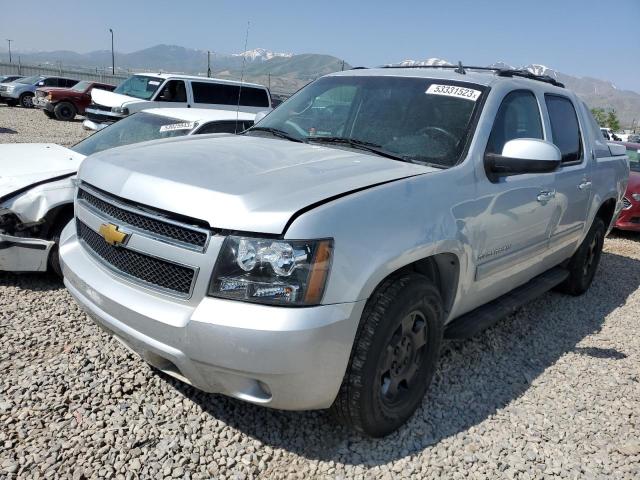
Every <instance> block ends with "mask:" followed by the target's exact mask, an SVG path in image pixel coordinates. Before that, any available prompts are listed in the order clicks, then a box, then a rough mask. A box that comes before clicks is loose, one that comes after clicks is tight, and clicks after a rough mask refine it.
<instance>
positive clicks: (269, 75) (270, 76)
mask: <svg viewBox="0 0 640 480" xmlns="http://www.w3.org/2000/svg"><path fill="white" fill-rule="evenodd" d="M269 90H271V72H269Z"/></svg>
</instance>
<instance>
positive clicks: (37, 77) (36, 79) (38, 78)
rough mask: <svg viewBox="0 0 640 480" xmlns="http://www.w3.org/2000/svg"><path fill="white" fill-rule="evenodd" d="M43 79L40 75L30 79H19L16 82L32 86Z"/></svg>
mask: <svg viewBox="0 0 640 480" xmlns="http://www.w3.org/2000/svg"><path fill="white" fill-rule="evenodd" d="M42 79H44V77H43V76H41V75H34V76H32V77H25V78H21V79H20V80H16V82H18V83H27V84H29V85H33V84H34V83H38V82H39V81H40V80H42Z"/></svg>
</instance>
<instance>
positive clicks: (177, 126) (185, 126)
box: [160, 122, 195, 132]
mask: <svg viewBox="0 0 640 480" xmlns="http://www.w3.org/2000/svg"><path fill="white" fill-rule="evenodd" d="M194 126H195V123H194V122H183V123H172V124H170V125H162V126H161V127H160V132H172V131H174V130H191V129H192V128H193V127H194Z"/></svg>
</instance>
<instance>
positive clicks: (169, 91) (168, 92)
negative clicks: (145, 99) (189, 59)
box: [156, 80, 187, 103]
mask: <svg viewBox="0 0 640 480" xmlns="http://www.w3.org/2000/svg"><path fill="white" fill-rule="evenodd" d="M156 101H157V102H178V103H186V102H187V89H186V87H185V84H184V81H183V80H169V81H168V82H167V83H166V84H165V85H164V87H162V90H161V91H160V93H159V94H158V96H157V97H156Z"/></svg>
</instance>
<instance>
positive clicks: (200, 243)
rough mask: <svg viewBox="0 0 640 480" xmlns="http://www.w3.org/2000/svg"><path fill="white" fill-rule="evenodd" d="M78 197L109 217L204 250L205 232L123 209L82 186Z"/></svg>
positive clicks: (205, 242) (206, 236) (206, 238)
mask: <svg viewBox="0 0 640 480" xmlns="http://www.w3.org/2000/svg"><path fill="white" fill-rule="evenodd" d="M78 199H79V200H82V201H84V202H86V203H88V204H89V205H91V206H92V207H93V208H94V209H96V210H98V211H100V212H102V213H103V214H105V215H107V216H108V217H110V218H113V219H115V220H119V221H121V222H124V223H126V224H127V225H129V226H132V227H135V228H138V229H140V230H143V231H145V232H149V233H152V234H153V235H155V236H159V237H162V238H164V239H166V240H169V241H177V242H180V243H183V244H186V245H189V246H192V247H197V249H199V250H204V247H205V246H206V244H207V240H208V237H209V235H208V234H207V233H206V232H203V231H199V230H193V229H191V228H187V227H183V226H180V225H175V224H173V223H168V222H163V221H161V220H158V219H156V218H152V217H148V216H145V215H142V214H139V213H135V212H131V211H129V210H125V209H124V208H120V207H118V206H116V205H113V204H112V203H109V202H106V201H104V200H103V199H102V198H98V197H97V196H95V195H92V194H91V193H89V192H88V191H86V190H84V189H82V188H80V189H79V190H78Z"/></svg>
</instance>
